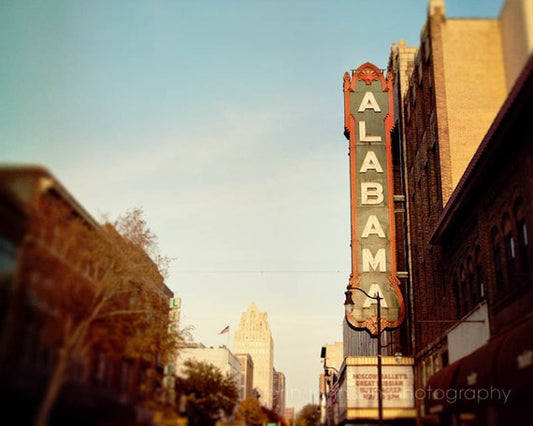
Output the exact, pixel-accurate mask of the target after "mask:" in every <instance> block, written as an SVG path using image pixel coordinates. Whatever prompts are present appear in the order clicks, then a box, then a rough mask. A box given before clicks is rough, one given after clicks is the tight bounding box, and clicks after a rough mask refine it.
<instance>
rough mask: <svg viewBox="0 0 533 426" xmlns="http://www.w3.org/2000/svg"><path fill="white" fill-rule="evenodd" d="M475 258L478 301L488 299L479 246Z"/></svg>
mask: <svg viewBox="0 0 533 426" xmlns="http://www.w3.org/2000/svg"><path fill="white" fill-rule="evenodd" d="M474 256H475V257H474V259H475V264H476V289H477V290H476V291H477V295H478V298H479V299H478V300H483V299H484V298H485V297H486V290H485V277H484V270H483V261H482V259H481V247H480V246H479V245H478V246H476V252H475V255H474Z"/></svg>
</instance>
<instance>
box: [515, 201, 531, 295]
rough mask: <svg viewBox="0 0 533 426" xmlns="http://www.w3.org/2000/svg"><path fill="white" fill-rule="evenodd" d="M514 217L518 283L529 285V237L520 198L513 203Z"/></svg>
mask: <svg viewBox="0 0 533 426" xmlns="http://www.w3.org/2000/svg"><path fill="white" fill-rule="evenodd" d="M514 219H515V225H516V235H517V238H516V240H517V241H516V242H517V244H516V245H517V248H516V251H517V253H516V254H517V258H518V260H517V267H518V274H519V277H518V279H519V283H517V284H519V285H524V286H529V285H531V272H530V270H529V259H528V251H529V250H530V248H529V238H528V235H527V233H528V229H527V223H526V215H525V212H524V206H523V201H522V199H521V198H518V199H517V200H516V202H515V205H514Z"/></svg>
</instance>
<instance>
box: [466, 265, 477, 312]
mask: <svg viewBox="0 0 533 426" xmlns="http://www.w3.org/2000/svg"><path fill="white" fill-rule="evenodd" d="M466 271H467V281H468V293H469V306H468V310H470V309H472V308H473V307H474V306H475V305H476V304H477V303H478V302H479V297H478V292H477V285H476V273H475V270H474V261H473V260H472V256H471V255H469V256H468V259H467V260H466Z"/></svg>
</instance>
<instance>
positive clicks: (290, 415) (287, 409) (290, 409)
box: [283, 407, 294, 425]
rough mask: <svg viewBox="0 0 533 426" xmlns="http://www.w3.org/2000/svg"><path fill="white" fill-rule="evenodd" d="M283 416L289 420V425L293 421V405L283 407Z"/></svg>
mask: <svg viewBox="0 0 533 426" xmlns="http://www.w3.org/2000/svg"><path fill="white" fill-rule="evenodd" d="M283 418H284V419H285V421H287V422H289V425H292V424H293V423H294V407H285V412H284V414H283Z"/></svg>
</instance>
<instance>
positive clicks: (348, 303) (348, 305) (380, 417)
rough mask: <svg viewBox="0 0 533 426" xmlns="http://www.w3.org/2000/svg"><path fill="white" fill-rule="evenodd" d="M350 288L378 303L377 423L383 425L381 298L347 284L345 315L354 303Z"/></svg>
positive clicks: (351, 310)
mask: <svg viewBox="0 0 533 426" xmlns="http://www.w3.org/2000/svg"><path fill="white" fill-rule="evenodd" d="M352 290H357V291H360V292H361V293H363V294H364V295H365V296H366V297H368V298H369V299H372V300H375V301H377V303H378V312H377V338H378V348H377V359H378V425H379V426H382V425H383V395H382V393H383V386H382V380H381V379H382V375H381V300H382V299H383V298H382V297H381V296H380V295H379V293H376V294H375V296H370V294H368V293H367V292H366V291H365V290H363V289H362V288H359V287H354V286H352V285H348V287H347V291H345V292H344V295H345V296H346V299H345V301H344V310H345V311H346V315H351V314H352V312H353V308H354V306H355V303H354V301H353V299H352Z"/></svg>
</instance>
